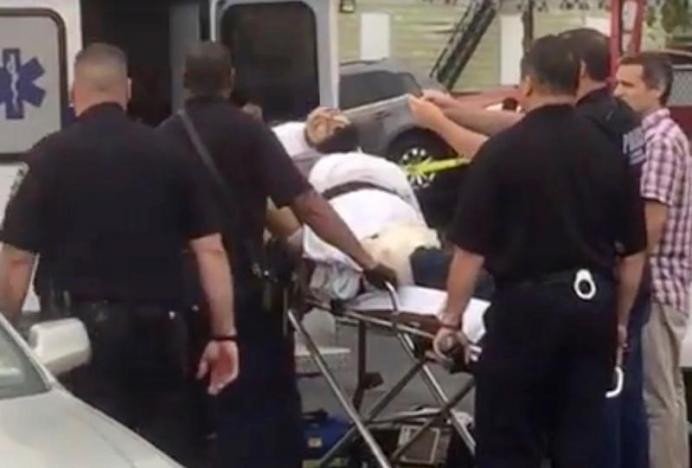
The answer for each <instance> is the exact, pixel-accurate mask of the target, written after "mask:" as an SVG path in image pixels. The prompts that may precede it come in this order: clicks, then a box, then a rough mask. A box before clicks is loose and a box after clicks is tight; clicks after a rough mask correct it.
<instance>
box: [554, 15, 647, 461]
mask: <svg viewBox="0 0 692 468" xmlns="http://www.w3.org/2000/svg"><path fill="white" fill-rule="evenodd" d="M561 37H563V38H564V39H565V40H566V41H567V44H568V47H569V49H570V50H572V51H573V52H574V53H575V54H576V55H577V58H579V59H580V61H581V63H582V67H581V75H580V78H579V88H578V90H577V97H578V101H577V111H578V112H579V113H580V114H581V115H582V116H584V117H586V118H587V119H589V120H590V121H591V122H592V123H593V124H594V125H595V126H596V127H597V128H598V129H599V130H600V131H601V132H603V134H604V135H606V136H607V137H608V139H610V140H611V141H612V142H613V143H614V144H615V145H617V147H618V148H619V149H620V150H621V151H620V152H618V153H616V155H617V156H620V153H622V155H624V157H625V158H626V159H627V161H628V162H629V166H630V169H631V171H632V174H633V183H634V184H635V185H636V186H637V187H639V185H640V180H641V175H642V167H643V165H644V162H645V161H646V142H645V138H644V132H643V129H642V127H641V125H640V119H639V117H638V116H637V114H636V113H635V112H634V110H632V108H631V107H630V106H629V105H627V104H626V103H625V102H624V101H622V100H621V99H619V98H616V97H615V96H613V94H612V92H611V90H610V86H609V85H608V79H609V78H610V70H611V67H610V49H609V41H608V38H607V37H606V36H605V35H604V34H602V33H600V32H598V31H596V30H593V29H588V28H579V29H573V30H570V31H565V32H563V33H562V34H561ZM650 309H651V273H650V268H649V267H648V263H647V265H646V266H645V269H644V277H643V278H642V282H641V287H640V289H639V293H638V295H637V299H636V301H635V303H634V307H633V308H632V310H631V311H630V318H629V322H628V323H627V327H626V329H623V330H622V332H623V333H624V334H626V336H627V347H626V352H625V354H624V356H623V362H622V367H623V369H624V372H625V376H626V378H625V385H624V388H623V391H622V395H621V396H619V397H618V398H613V399H611V400H609V401H608V402H607V408H606V423H607V424H608V427H609V428H610V429H609V431H608V432H607V436H606V437H604V439H603V456H602V459H601V460H600V463H599V465H598V466H601V467H603V468H617V467H621V468H647V467H648V466H649V450H648V446H649V428H648V424H647V416H646V408H645V406H644V390H643V369H642V359H643V356H642V342H641V341H642V330H643V328H644V325H645V324H646V322H647V321H648V318H649V315H650Z"/></svg>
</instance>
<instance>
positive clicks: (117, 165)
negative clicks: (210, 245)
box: [1, 104, 220, 304]
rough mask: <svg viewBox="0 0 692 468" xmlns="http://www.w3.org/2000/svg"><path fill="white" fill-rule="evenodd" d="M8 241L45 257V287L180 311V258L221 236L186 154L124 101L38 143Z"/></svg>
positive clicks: (40, 285) (7, 226)
mask: <svg viewBox="0 0 692 468" xmlns="http://www.w3.org/2000/svg"><path fill="white" fill-rule="evenodd" d="M26 165H27V169H28V171H27V173H26V176H25V177H24V179H23V181H22V182H21V184H20V185H19V187H18V189H17V191H16V193H15V194H14V196H13V197H12V198H11V200H10V202H9V204H8V206H7V210H6V213H5V219H4V224H3V229H2V235H1V239H2V241H3V242H7V243H8V244H11V245H13V246H16V247H18V248H20V249H23V250H27V251H31V252H35V253H38V254H39V255H40V266H39V278H38V279H37V289H38V290H39V293H42V292H43V291H45V287H46V286H47V285H48V284H49V283H50V284H51V285H52V287H54V288H55V290H58V291H67V292H71V293H73V294H74V295H75V296H81V297H85V298H89V299H110V300H126V301H135V302H155V303H166V304H169V303H173V304H177V303H179V302H180V300H181V299H182V297H181V290H182V287H181V286H182V262H181V252H182V250H183V248H184V247H185V246H186V244H187V243H188V241H189V240H191V239H196V238H200V237H204V236H207V235H210V234H213V233H216V232H220V228H219V225H218V216H217V215H216V211H215V207H214V205H213V199H212V198H211V195H210V193H209V192H208V189H207V187H206V185H205V184H204V181H203V179H201V177H200V173H199V172H197V170H196V167H195V166H194V165H193V164H191V163H190V162H189V160H188V158H186V157H185V155H184V154H183V153H181V152H180V151H179V150H177V149H176V148H175V147H174V146H172V145H170V144H169V143H168V142H167V141H166V140H165V139H163V138H161V137H160V136H159V135H157V134H156V132H155V131H154V130H153V129H150V128H148V127H145V126H142V125H140V124H137V123H134V122H132V121H130V120H128V118H127V117H126V115H125V113H124V111H123V110H122V109H121V108H120V107H119V106H118V105H116V104H102V105H98V106H95V107H93V108H91V109H90V110H88V111H87V112H86V113H84V114H83V115H82V116H81V117H80V118H79V120H78V121H77V123H75V124H74V125H72V126H71V127H69V128H68V129H66V130H64V131H62V132H59V133H56V134H53V135H51V136H49V137H47V138H45V139H44V140H43V141H41V142H40V143H38V144H37V145H36V147H34V148H33V149H32V150H31V152H30V153H29V154H28V155H27V158H26Z"/></svg>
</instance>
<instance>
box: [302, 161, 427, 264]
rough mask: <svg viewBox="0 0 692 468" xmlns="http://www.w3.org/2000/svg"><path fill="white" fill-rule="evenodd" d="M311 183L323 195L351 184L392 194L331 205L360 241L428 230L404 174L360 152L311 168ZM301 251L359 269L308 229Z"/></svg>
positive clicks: (348, 197)
mask: <svg viewBox="0 0 692 468" xmlns="http://www.w3.org/2000/svg"><path fill="white" fill-rule="evenodd" d="M309 180H310V183H311V184H312V186H313V187H315V189H316V190H317V191H318V192H320V193H323V192H324V191H326V190H328V189H330V188H333V187H336V186H339V185H342V184H344V183H347V182H353V181H360V182H369V183H372V184H375V185H378V186H380V187H385V188H387V189H389V190H391V191H392V192H394V193H388V192H385V191H382V190H377V189H366V190H358V191H356V192H351V193H347V194H344V195H341V196H339V197H336V198H334V199H332V200H330V203H331V205H332V207H333V208H334V210H335V211H336V212H337V213H338V214H339V215H340V216H341V218H342V219H343V220H344V221H345V222H346V224H347V225H348V227H350V228H351V231H353V233H354V234H355V236H356V238H357V239H358V240H360V241H363V240H364V239H367V238H370V237H373V236H377V235H378V234H381V233H382V232H384V231H385V230H386V229H387V228H388V227H390V226H396V225H407V226H420V227H422V228H427V226H426V224H425V219H424V217H423V214H422V212H421V210H420V207H419V205H418V201H417V200H416V196H415V194H414V192H413V189H412V188H411V184H409V182H408V180H407V179H406V174H405V173H404V171H403V170H402V169H401V168H400V167H398V166H397V165H396V164H394V163H392V162H389V161H387V160H385V159H384V158H380V157H376V156H369V155H366V154H363V153H360V152H352V153H338V154H330V155H328V156H325V157H323V158H322V159H320V160H319V162H318V163H317V164H316V165H315V167H313V169H312V171H311V172H310V177H309ZM303 251H304V252H305V255H306V256H307V257H308V258H310V259H312V260H315V261H318V262H324V263H340V264H342V265H347V266H349V267H351V268H354V269H356V270H357V271H359V270H360V269H359V268H358V266H357V265H356V264H355V263H354V262H353V261H352V260H351V259H350V258H348V257H347V256H346V255H345V254H343V253H341V252H340V251H338V250H337V249H335V248H334V247H332V246H331V245H329V244H327V243H325V242H324V241H322V239H320V238H319V237H318V236H317V235H316V234H315V233H314V232H313V231H312V230H311V229H310V228H309V227H306V228H305V234H304V237H303Z"/></svg>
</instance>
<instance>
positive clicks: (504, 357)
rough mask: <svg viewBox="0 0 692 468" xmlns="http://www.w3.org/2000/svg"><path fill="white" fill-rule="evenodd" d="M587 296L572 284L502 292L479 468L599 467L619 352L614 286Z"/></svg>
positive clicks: (480, 424)
mask: <svg viewBox="0 0 692 468" xmlns="http://www.w3.org/2000/svg"><path fill="white" fill-rule="evenodd" d="M596 284H597V289H598V293H597V295H596V297H595V298H593V299H592V300H590V301H585V300H582V299H579V298H577V296H576V294H575V293H574V291H573V289H572V282H571V281H569V280H567V281H562V280H561V281H551V280H546V281H545V282H540V283H525V284H520V285H514V286H507V287H500V288H499V289H498V291H497V293H496V295H495V298H494V301H493V305H492V306H491V308H490V309H489V310H488V313H487V316H486V328H487V335H486V337H485V339H484V343H483V352H482V354H481V357H480V361H479V363H478V367H477V369H476V378H477V391H476V415H475V417H476V430H477V442H478V446H477V466H478V468H540V467H541V466H542V463H543V462H544V461H545V460H546V459H550V460H551V462H552V465H551V466H552V467H554V468H589V467H593V466H596V458H595V457H596V455H597V448H598V443H599V442H600V441H601V439H602V434H603V433H602V430H603V429H604V425H603V423H602V421H603V411H604V406H605V401H606V399H605V394H606V392H607V390H608V389H609V388H610V386H611V384H612V379H613V370H614V364H615V347H616V323H617V321H616V311H615V300H614V287H613V284H612V282H611V281H609V280H607V279H602V278H597V279H596Z"/></svg>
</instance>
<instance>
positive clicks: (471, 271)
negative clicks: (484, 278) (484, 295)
mask: <svg viewBox="0 0 692 468" xmlns="http://www.w3.org/2000/svg"><path fill="white" fill-rule="evenodd" d="M484 261H485V259H484V258H483V257H482V256H481V255H477V254H474V253H472V252H468V251H466V250H463V249H460V248H459V247H455V248H454V258H453V259H452V264H451V265H450V267H449V276H448V277H447V303H446V304H445V308H444V310H443V311H442V312H441V317H440V319H441V321H442V323H444V324H447V325H449V326H456V325H460V324H463V322H464V311H465V310H466V307H467V306H468V303H469V301H470V300H471V296H472V295H473V291H474V289H475V287H476V283H477V282H478V275H479V273H480V271H481V268H482V266H483V262H484Z"/></svg>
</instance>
